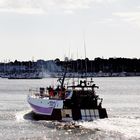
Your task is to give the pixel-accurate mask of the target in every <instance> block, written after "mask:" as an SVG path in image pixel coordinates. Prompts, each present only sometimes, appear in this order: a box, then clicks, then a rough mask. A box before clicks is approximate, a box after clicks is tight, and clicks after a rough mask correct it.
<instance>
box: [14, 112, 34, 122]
mask: <svg viewBox="0 0 140 140" xmlns="http://www.w3.org/2000/svg"><path fill="white" fill-rule="evenodd" d="M15 118H16V121H18V122H23V121H25V120H33V117H32V111H30V110H26V111H20V112H17V113H16V114H15Z"/></svg>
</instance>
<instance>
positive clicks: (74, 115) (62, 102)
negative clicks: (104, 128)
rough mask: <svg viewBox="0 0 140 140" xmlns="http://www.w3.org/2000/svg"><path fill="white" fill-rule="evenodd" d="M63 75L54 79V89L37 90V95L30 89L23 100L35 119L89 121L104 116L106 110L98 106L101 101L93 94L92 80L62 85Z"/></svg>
mask: <svg viewBox="0 0 140 140" xmlns="http://www.w3.org/2000/svg"><path fill="white" fill-rule="evenodd" d="M65 76H66V73H65V74H64V76H63V78H62V79H59V80H58V81H59V84H58V85H57V87H56V88H52V87H51V86H49V87H47V88H39V92H37V91H34V90H30V91H31V94H30V95H28V97H27V101H28V103H29V104H30V106H31V108H32V111H33V114H34V115H33V116H34V118H35V119H45V120H59V121H72V120H75V121H78V120H85V121H92V120H95V119H103V118H107V117H108V115H107V112H106V109H105V108H103V107H102V101H103V99H102V98H99V96H98V95H96V93H95V88H99V87H98V86H96V85H95V84H94V82H93V80H92V79H91V80H89V81H88V80H87V79H84V80H78V82H77V84H76V83H74V81H73V82H72V83H73V84H71V85H66V84H65Z"/></svg>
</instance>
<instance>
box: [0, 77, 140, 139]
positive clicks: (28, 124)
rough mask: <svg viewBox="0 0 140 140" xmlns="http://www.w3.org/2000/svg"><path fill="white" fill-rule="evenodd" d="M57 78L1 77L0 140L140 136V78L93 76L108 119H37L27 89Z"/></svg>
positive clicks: (134, 137) (138, 137) (42, 85)
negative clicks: (28, 100) (73, 120)
mask: <svg viewBox="0 0 140 140" xmlns="http://www.w3.org/2000/svg"><path fill="white" fill-rule="evenodd" d="M56 81H57V79H38V80H8V79H0V140H53V139H55V140H73V139H75V140H137V139H140V77H118V78H115V77H114V78H94V82H95V84H97V85H98V86H99V87H100V88H99V89H97V90H96V92H97V94H98V95H99V96H100V97H101V98H103V99H104V100H103V105H102V106H103V107H105V108H106V109H107V112H108V118H106V119H99V120H95V121H90V122H83V121H82V122H81V121H79V122H73V123H75V124H76V126H79V127H74V128H73V127H72V128H70V127H66V126H69V125H71V122H69V123H68V122H57V121H45V120H40V121H36V120H34V119H33V118H32V113H31V108H30V106H29V105H28V103H27V101H26V99H27V95H28V94H29V89H30V88H36V87H37V88H38V87H47V85H48V84H51V85H54V84H55V83H56Z"/></svg>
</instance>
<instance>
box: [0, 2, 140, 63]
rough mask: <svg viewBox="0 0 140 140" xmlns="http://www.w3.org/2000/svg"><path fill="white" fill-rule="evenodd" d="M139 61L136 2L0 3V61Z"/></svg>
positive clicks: (139, 15) (138, 9) (139, 20)
mask: <svg viewBox="0 0 140 140" xmlns="http://www.w3.org/2000/svg"><path fill="white" fill-rule="evenodd" d="M65 56H67V57H69V58H71V59H78V58H80V59H81V58H85V57H88V58H89V59H94V58H96V57H102V58H110V57H125V58H138V59H139V58H140V0H0V61H1V62H2V61H14V60H20V61H24V60H27V61H28V60H38V59H44V60H50V59H56V58H59V59H61V60H63V59H64V57H65Z"/></svg>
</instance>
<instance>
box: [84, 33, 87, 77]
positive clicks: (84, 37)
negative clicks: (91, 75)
mask: <svg viewBox="0 0 140 140" xmlns="http://www.w3.org/2000/svg"><path fill="white" fill-rule="evenodd" d="M84 52H85V68H86V69H85V70H86V71H85V76H86V80H87V59H86V58H87V56H86V41H85V34H84Z"/></svg>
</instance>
